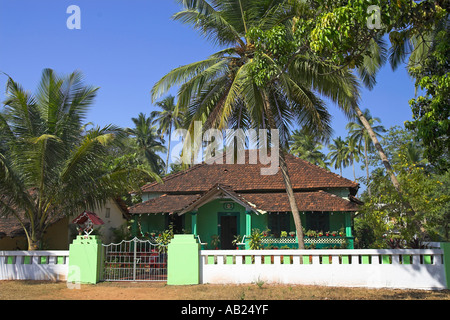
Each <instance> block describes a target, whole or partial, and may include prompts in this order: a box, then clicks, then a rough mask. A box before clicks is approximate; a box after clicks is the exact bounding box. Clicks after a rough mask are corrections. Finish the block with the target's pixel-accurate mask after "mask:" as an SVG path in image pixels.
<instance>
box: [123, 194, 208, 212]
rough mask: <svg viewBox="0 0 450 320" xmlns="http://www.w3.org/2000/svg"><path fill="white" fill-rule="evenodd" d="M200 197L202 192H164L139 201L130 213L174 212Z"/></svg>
mask: <svg viewBox="0 0 450 320" xmlns="http://www.w3.org/2000/svg"><path fill="white" fill-rule="evenodd" d="M198 198H200V194H188V195H186V194H184V195H168V194H163V195H162V196H159V197H157V198H153V199H150V200H147V201H145V202H142V203H138V204H136V205H134V206H132V207H130V208H128V212H129V213H130V214H143V213H174V212H178V211H180V210H182V209H183V208H185V207H187V206H188V205H189V204H191V203H192V202H193V201H195V200H196V199H198Z"/></svg>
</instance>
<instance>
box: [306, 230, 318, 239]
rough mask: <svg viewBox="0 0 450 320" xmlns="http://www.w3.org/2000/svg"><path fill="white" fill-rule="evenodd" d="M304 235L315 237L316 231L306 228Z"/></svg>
mask: <svg viewBox="0 0 450 320" xmlns="http://www.w3.org/2000/svg"><path fill="white" fill-rule="evenodd" d="M306 236H307V237H308V238H315V237H317V232H316V231H314V230H308V231H307V232H306Z"/></svg>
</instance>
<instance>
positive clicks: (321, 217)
mask: <svg viewBox="0 0 450 320" xmlns="http://www.w3.org/2000/svg"><path fill="white" fill-rule="evenodd" d="M305 215H306V228H305V229H306V231H308V230H315V231H323V232H326V231H330V230H329V228H330V213H329V212H306V213H305Z"/></svg>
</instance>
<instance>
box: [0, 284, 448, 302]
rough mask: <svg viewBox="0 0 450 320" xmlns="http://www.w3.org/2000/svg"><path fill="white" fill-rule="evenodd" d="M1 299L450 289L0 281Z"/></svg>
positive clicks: (385, 294) (318, 295)
mask: <svg viewBox="0 0 450 320" xmlns="http://www.w3.org/2000/svg"><path fill="white" fill-rule="evenodd" d="M0 300H235V301H242V300H245V301H252V300H450V290H440V291H428V290H399V289H366V288H340V287H320V286H302V285H275V284H267V283H263V282H258V283H254V284H247V285H210V284H202V285H195V286H167V285H166V284H165V283H159V282H145V283H144V282H102V283H99V284H97V285H81V286H80V288H78V289H70V288H68V287H67V284H66V283H65V282H42V281H0Z"/></svg>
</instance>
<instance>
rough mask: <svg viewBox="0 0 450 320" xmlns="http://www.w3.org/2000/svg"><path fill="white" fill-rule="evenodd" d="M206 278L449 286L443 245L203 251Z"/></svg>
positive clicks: (222, 281) (208, 280)
mask: <svg viewBox="0 0 450 320" xmlns="http://www.w3.org/2000/svg"><path fill="white" fill-rule="evenodd" d="M200 281H201V283H214V284H245V283H255V282H258V281H264V282H266V283H282V284H303V285H322V286H340V287H368V288H403V289H427V290H429V289H446V288H447V286H446V279H445V269H444V257H443V251H442V250H441V249H399V250H372V249H365V250H345V249H344V250H338V249H332V250H201V251H200Z"/></svg>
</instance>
